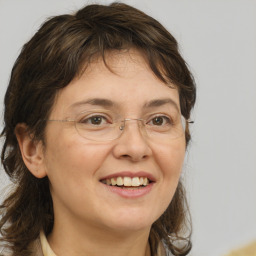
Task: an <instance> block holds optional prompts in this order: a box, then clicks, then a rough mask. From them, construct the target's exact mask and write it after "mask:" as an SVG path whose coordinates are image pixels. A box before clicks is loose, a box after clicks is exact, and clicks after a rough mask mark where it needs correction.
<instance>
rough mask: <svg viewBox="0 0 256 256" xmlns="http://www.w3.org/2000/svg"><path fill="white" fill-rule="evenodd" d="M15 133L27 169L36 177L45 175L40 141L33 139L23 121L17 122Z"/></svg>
mask: <svg viewBox="0 0 256 256" xmlns="http://www.w3.org/2000/svg"><path fill="white" fill-rule="evenodd" d="M15 134H16V138H17V140H18V143H19V147H20V152H21V155H22V158H23V161H24V163H25V165H26V166H27V168H28V170H29V171H30V172H31V173H32V174H33V175H34V176H35V177H37V178H43V177H45V176H46V171H45V165H44V151H43V143H42V141H36V140H34V139H33V137H32V135H31V134H30V133H29V132H28V129H27V125H26V124H24V123H20V124H17V126H16V128H15Z"/></svg>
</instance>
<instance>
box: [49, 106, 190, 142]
mask: <svg viewBox="0 0 256 256" xmlns="http://www.w3.org/2000/svg"><path fill="white" fill-rule="evenodd" d="M94 111H97V110H94ZM86 112H88V113H90V112H92V111H84V112H81V113H79V115H81V114H83V113H86ZM45 121H47V122H59V123H74V126H75V129H76V131H77V133H78V134H79V135H80V136H81V137H82V138H85V139H88V140H91V141H97V142H105V141H113V140H116V139H118V138H120V137H121V136H122V134H123V132H121V133H120V134H119V135H118V136H117V137H116V138H113V139H106V140H95V139H92V138H88V137H85V136H82V135H81V134H80V132H79V128H77V124H79V121H77V120H74V119H48V120H45ZM127 121H141V122H142V123H143V126H145V121H146V120H145V119H143V118H124V119H120V120H118V122H116V123H120V124H121V123H123V125H120V126H119V129H120V131H124V130H125V124H126V122H127ZM193 123H194V121H192V120H190V119H186V118H185V117H184V116H183V115H181V124H182V128H183V131H184V133H185V131H186V126H187V124H193ZM145 133H146V134H147V132H145ZM147 135H148V134H147Z"/></svg>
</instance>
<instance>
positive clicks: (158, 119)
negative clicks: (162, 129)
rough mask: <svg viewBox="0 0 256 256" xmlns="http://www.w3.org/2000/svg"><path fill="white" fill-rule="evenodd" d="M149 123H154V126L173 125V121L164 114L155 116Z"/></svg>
mask: <svg viewBox="0 0 256 256" xmlns="http://www.w3.org/2000/svg"><path fill="white" fill-rule="evenodd" d="M147 124H149V125H153V126H165V125H171V124H172V121H171V119H170V118H169V117H167V116H164V115H162V116H155V117H153V118H151V119H150V120H149V122H148V123H147Z"/></svg>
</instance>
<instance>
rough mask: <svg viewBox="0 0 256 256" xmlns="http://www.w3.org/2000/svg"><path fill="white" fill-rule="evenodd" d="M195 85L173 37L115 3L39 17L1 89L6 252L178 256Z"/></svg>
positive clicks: (185, 241)
mask: <svg viewBox="0 0 256 256" xmlns="http://www.w3.org/2000/svg"><path fill="white" fill-rule="evenodd" d="M195 95H196V94H195V85H194V81H193V78H192V75H191V74H190V72H189V70H188V68H187V66H186V63H185V61H184V60H183V59H182V57H181V56H180V54H179V52H178V46H177V42H176V40H175V39H174V38H173V36H172V35H171V34H170V33H169V32H168V31H166V29H165V28H164V27H163V26H162V25H161V24H159V23H158V22H157V21H156V20H154V19H153V18H151V17H149V16H147V15H146V14H144V13H143V12H141V11H139V10H137V9H135V8H133V7H131V6H128V5H125V4H120V3H114V4H111V5H109V6H103V5H89V6H86V7H84V8H83V9H81V10H79V11H78V12H77V13H75V14H73V15H61V16H56V17H53V18H51V19H49V20H48V21H47V22H45V24H43V26H42V27H41V28H40V29H39V31H38V32H37V33H36V34H35V35H34V36H33V38H32V39H31V40H30V41H29V42H28V43H27V44H25V45H24V47H23V49H22V51H21V53H20V56H19V57H18V59H17V61H16V63H15V65H14V68H13V70H12V74H11V79H10V83H9V86H8V89H7V92H6V95H5V114H4V121H5V126H4V129H3V131H2V136H4V138H5V141H4V146H3V150H2V162H3V165H4V169H5V171H6V173H7V174H8V175H9V176H10V178H11V179H12V181H13V182H14V184H15V186H14V189H13V192H12V194H11V195H10V196H9V197H8V198H6V200H5V201H4V202H3V204H2V206H1V211H2V219H1V222H0V229H1V233H2V238H1V240H2V242H3V243H4V246H5V248H7V249H8V252H10V254H11V255H19V256H23V255H24V256H25V255H26V256H27V255H44V256H48V255H57V256H65V255H69V256H75V255H80V256H81V255H119V256H120V255H126V256H128V255H133V256H134V255H136V256H142V255H143V256H144V255H146V256H149V255H151V256H152V255H167V254H168V252H170V253H172V254H173V255H187V254H188V252H189V251H190V249H191V241H190V234H191V233H190V232H191V230H190V228H189V223H188V222H187V212H188V209H187V205H186V197H185V192H184V190H183V187H182V182H181V180H180V174H181V171H182V164H183V160H184V156H185V151H186V147H187V145H188V143H189V140H190V134H189V122H190V121H189V118H190V111H191V109H192V107H193V106H194V103H195Z"/></svg>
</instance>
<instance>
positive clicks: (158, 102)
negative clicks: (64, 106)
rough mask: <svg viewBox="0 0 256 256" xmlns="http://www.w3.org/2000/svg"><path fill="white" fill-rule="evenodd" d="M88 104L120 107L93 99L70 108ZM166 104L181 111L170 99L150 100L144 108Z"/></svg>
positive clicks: (106, 101)
mask: <svg viewBox="0 0 256 256" xmlns="http://www.w3.org/2000/svg"><path fill="white" fill-rule="evenodd" d="M87 104H89V105H94V106H102V107H117V106H118V105H119V104H117V103H115V102H113V101H112V100H109V99H104V98H92V99H88V100H84V101H79V102H76V103H74V104H72V105H71V106H70V107H71V108H75V107H79V106H83V105H87ZM166 104H171V105H172V106H174V107H175V108H176V109H177V110H178V111H180V109H179V106H178V104H177V103H176V102H175V101H174V100H172V99H170V98H163V99H154V100H150V101H149V102H147V103H145V104H144V105H143V108H153V107H160V106H163V105H166Z"/></svg>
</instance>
